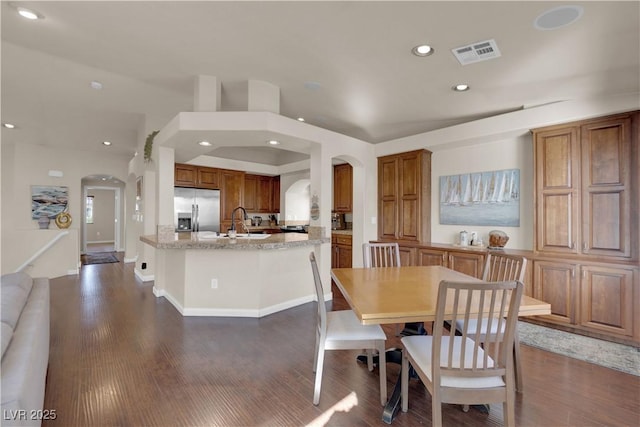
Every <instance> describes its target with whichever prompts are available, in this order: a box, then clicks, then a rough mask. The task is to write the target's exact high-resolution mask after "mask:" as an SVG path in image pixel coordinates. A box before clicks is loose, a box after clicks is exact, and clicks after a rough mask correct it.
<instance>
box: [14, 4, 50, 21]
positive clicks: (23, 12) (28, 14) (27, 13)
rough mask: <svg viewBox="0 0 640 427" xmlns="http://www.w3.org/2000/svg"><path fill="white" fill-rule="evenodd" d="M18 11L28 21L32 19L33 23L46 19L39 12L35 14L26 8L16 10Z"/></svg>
mask: <svg viewBox="0 0 640 427" xmlns="http://www.w3.org/2000/svg"><path fill="white" fill-rule="evenodd" d="M16 10H17V11H18V14H19V15H20V16H22V17H23V18H26V19H30V20H32V21H34V20H36V19H44V16H42V15H40V14H39V13H38V12H35V11H33V10H31V9H27V8H25V7H18V8H16Z"/></svg>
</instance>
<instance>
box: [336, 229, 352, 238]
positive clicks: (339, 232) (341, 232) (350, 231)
mask: <svg viewBox="0 0 640 427" xmlns="http://www.w3.org/2000/svg"><path fill="white" fill-rule="evenodd" d="M331 234H346V235H348V236H351V235H353V230H352V229H347V230H331Z"/></svg>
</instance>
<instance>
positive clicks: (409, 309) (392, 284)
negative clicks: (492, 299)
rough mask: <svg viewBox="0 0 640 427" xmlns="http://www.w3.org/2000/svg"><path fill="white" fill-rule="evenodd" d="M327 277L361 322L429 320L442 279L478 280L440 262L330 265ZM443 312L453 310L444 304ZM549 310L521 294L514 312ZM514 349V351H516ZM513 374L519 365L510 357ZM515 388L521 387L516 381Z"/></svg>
mask: <svg viewBox="0 0 640 427" xmlns="http://www.w3.org/2000/svg"><path fill="white" fill-rule="evenodd" d="M331 277H332V278H333V280H334V282H335V284H336V285H337V286H338V288H339V289H340V292H342V295H343V296H344V298H345V299H346V301H347V303H348V304H349V306H350V307H351V309H352V310H353V311H354V312H355V314H356V316H357V317H358V319H360V322H361V323H362V324H363V325H374V324H398V323H412V322H433V321H434V320H435V318H436V302H437V299H438V287H439V284H440V282H441V281H442V280H448V281H456V282H480V281H481V280H480V279H477V278H475V277H472V276H468V275H466V274H464V273H460V272H457V271H454V270H451V269H448V268H446V267H442V266H424V267H416V266H411V267H383V268H334V269H332V270H331ZM445 312H446V313H451V312H453V308H450V309H449V308H447V309H446V310H445ZM543 314H551V305H550V304H549V303H546V302H544V301H540V300H537V299H535V298H531V297H529V296H526V295H523V296H522V300H521V302H520V310H519V311H518V316H537V315H543ZM515 353H518V352H517V351H516V352H515ZM514 362H515V363H514V364H515V366H516V370H517V371H518V372H517V375H516V378H517V377H519V376H520V373H521V369H520V368H519V363H518V362H519V361H518V360H515V361H514ZM399 384H400V381H399V380H398V382H397V384H396V387H395V389H394V392H393V394H392V397H391V398H390V399H389V402H388V403H387V406H386V407H385V410H384V413H383V421H385V422H386V423H391V421H392V420H393V417H394V416H395V413H396V412H397V409H398V407H399V401H400V386H399ZM517 389H518V390H521V389H522V385H521V384H520V385H519V386H518V387H517Z"/></svg>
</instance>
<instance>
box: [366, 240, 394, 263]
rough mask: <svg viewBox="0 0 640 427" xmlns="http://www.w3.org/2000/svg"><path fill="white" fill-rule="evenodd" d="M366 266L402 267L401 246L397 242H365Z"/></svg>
mask: <svg viewBox="0 0 640 427" xmlns="http://www.w3.org/2000/svg"><path fill="white" fill-rule="evenodd" d="M362 256H363V261H364V268H371V267H400V246H399V245H398V244H397V243H363V244H362Z"/></svg>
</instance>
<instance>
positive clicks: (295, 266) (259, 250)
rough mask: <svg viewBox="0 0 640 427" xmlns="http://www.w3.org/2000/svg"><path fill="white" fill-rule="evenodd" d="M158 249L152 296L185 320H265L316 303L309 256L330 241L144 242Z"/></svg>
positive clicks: (272, 237) (203, 235)
mask: <svg viewBox="0 0 640 427" xmlns="http://www.w3.org/2000/svg"><path fill="white" fill-rule="evenodd" d="M140 240H141V241H142V242H144V243H146V244H148V245H150V246H152V247H154V248H155V249H156V251H155V252H156V260H155V261H156V267H155V283H154V289H153V292H154V295H156V296H157V297H165V298H166V299H167V300H168V301H169V302H171V304H173V306H174V307H175V308H176V309H177V310H178V311H179V312H180V313H181V314H182V315H183V316H228V317H263V316H266V315H269V314H272V313H275V312H278V311H281V310H285V309H288V308H291V307H295V306H297V305H300V304H304V303H307V302H310V301H313V300H314V299H315V297H314V288H313V280H312V276H311V272H310V270H309V262H308V257H309V252H310V251H318V250H319V247H320V245H322V244H324V243H329V242H330V239H329V238H327V237H321V236H320V235H315V234H314V233H312V234H304V233H281V234H238V235H237V236H236V238H229V237H228V236H226V235H218V234H217V233H211V232H209V233H207V232H200V233H170V234H166V235H161V234H159V235H148V236H141V237H140Z"/></svg>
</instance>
